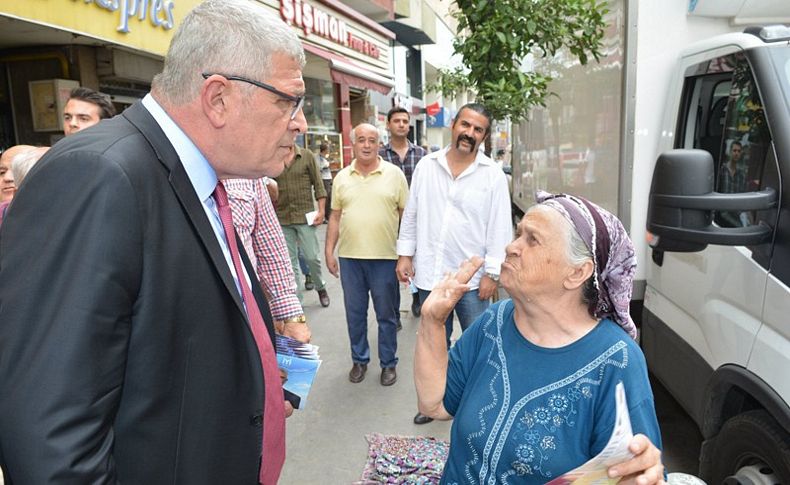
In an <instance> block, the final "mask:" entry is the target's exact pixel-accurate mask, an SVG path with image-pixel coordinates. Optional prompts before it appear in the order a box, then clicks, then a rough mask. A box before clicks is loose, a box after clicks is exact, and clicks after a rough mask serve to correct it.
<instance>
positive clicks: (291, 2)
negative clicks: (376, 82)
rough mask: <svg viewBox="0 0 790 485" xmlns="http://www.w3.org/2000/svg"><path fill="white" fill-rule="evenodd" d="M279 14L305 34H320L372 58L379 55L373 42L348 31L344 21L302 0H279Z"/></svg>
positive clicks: (376, 57)
mask: <svg viewBox="0 0 790 485" xmlns="http://www.w3.org/2000/svg"><path fill="white" fill-rule="evenodd" d="M280 16H281V17H282V18H283V20H285V21H286V22H288V23H289V24H291V25H296V26H297V27H301V28H302V29H303V30H304V33H305V35H310V34H315V35H318V36H321V37H323V38H325V39H328V40H331V41H332V42H335V43H337V44H340V45H344V46H346V47H350V48H351V49H354V50H355V51H357V52H361V53H363V54H365V55H368V56H370V57H372V58H374V59H378V58H379V56H380V55H381V52H380V51H379V48H378V47H376V45H375V44H373V43H371V42H369V41H367V40H364V39H360V38H359V37H357V36H355V35H354V34H353V33H351V32H349V30H348V25H347V24H346V22H345V21H343V20H342V19H339V18H337V17H335V16H333V15H330V14H328V13H327V12H325V11H324V10H322V9H320V8H318V7H313V6H312V5H310V4H309V3H304V2H302V0H280Z"/></svg>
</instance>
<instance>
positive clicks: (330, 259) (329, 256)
mask: <svg viewBox="0 0 790 485" xmlns="http://www.w3.org/2000/svg"><path fill="white" fill-rule="evenodd" d="M324 261H326V269H328V270H329V273H330V274H331V275H332V276H334V277H335V278H339V277H340V267H339V266H338V265H337V258H335V254H334V253H325V254H324Z"/></svg>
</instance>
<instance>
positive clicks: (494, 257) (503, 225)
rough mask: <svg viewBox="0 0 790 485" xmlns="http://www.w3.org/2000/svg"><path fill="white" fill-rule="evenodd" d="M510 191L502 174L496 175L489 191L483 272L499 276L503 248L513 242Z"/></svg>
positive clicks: (502, 259) (503, 254) (503, 255)
mask: <svg viewBox="0 0 790 485" xmlns="http://www.w3.org/2000/svg"><path fill="white" fill-rule="evenodd" d="M510 214H511V213H510V190H509V189H508V186H507V178H506V177H505V175H504V173H498V174H497V179H496V181H495V183H494V188H493V190H492V191H491V209H490V213H489V216H488V226H487V231H486V256H485V272H486V273H492V274H496V275H498V274H499V271H500V269H501V266H502V263H503V262H504V261H505V247H507V245H508V244H510V242H511V241H512V240H513V226H512V221H511V218H510Z"/></svg>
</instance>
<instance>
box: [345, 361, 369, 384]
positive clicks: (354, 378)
mask: <svg viewBox="0 0 790 485" xmlns="http://www.w3.org/2000/svg"><path fill="white" fill-rule="evenodd" d="M367 370H368V365H367V364H357V363H356V362H355V363H354V365H353V366H352V367H351V372H349V373H348V380H349V381H351V382H353V383H354V384H356V383H358V382H362V381H364V380H365V372H367Z"/></svg>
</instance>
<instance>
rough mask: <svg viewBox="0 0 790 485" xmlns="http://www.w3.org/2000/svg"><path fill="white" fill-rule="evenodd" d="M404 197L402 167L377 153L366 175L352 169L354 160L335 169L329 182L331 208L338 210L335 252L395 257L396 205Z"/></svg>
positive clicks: (398, 206) (405, 186)
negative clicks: (338, 226) (377, 160)
mask: <svg viewBox="0 0 790 485" xmlns="http://www.w3.org/2000/svg"><path fill="white" fill-rule="evenodd" d="M408 198H409V186H408V184H407V183H406V176H405V175H403V171H401V169H400V168H398V167H396V166H395V165H393V164H391V163H389V162H386V161H384V160H382V159H381V157H379V166H378V168H376V169H375V170H373V171H372V172H371V173H369V174H368V175H367V176H366V177H363V176H362V174H361V173H359V172H358V171H357V170H356V160H354V161H352V162H351V165H349V166H348V167H346V168H344V169H343V170H341V171H340V172H338V174H337V175H336V176H335V180H334V181H333V182H332V210H339V211H341V217H340V236H339V239H338V249H337V254H338V256H340V257H341V258H356V259H398V253H397V252H396V251H395V242H396V241H397V240H398V225H399V223H400V219H399V215H398V209H400V210H403V209H404V208H405V207H406V201H407V200H408Z"/></svg>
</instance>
